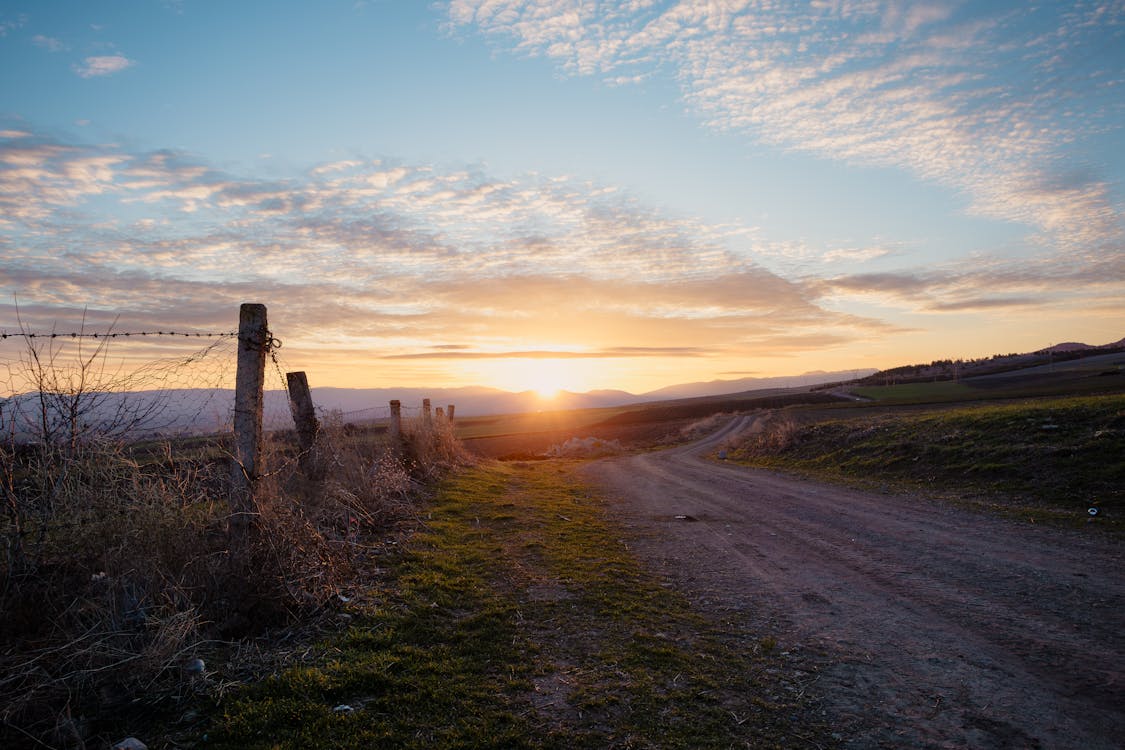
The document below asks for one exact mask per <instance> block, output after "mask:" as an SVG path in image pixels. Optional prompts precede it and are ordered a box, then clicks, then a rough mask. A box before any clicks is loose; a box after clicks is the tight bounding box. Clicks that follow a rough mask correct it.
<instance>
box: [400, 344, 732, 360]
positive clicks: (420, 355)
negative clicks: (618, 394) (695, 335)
mask: <svg viewBox="0 0 1125 750" xmlns="http://www.w3.org/2000/svg"><path fill="white" fill-rule="evenodd" d="M713 353H714V352H713V351H710V350H707V349H701V348H698V347H689V346H651V347H645V346H618V347H612V348H609V349H599V350H595V351H580V352H576V351H570V350H544V349H536V350H527V351H498V352H487V351H445V352H414V353H411V354H389V355H386V356H384V357H383V359H449V360H456V359H620V358H626V357H676V358H680V357H704V356H707V355H708V354H713Z"/></svg>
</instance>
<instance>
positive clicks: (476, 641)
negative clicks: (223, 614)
mask: <svg viewBox="0 0 1125 750" xmlns="http://www.w3.org/2000/svg"><path fill="white" fill-rule="evenodd" d="M407 546H408V550H407V551H406V552H404V553H403V554H402V556H401V558H400V559H398V560H396V561H395V562H394V563H393V565H391V566H390V569H391V570H390V576H389V578H388V579H387V581H388V583H387V585H386V587H385V589H384V590H383V591H381V592H379V597H380V598H381V600H382V601H383V604H381V605H380V606H379V607H377V608H373V609H370V610H368V611H366V612H357V613H356V619H355V620H354V621H353V622H354V624H353V625H352V627H350V628H349V629H348V630H347V631H346V632H345V633H343V634H341V635H339V636H338V637H335V638H333V639H332V640H331V641H330V642H328V643H325V644H323V656H322V658H320V659H319V660H318V661H317V663H315V664H314V665H307V666H302V667H300V668H293V669H291V670H289V671H286V672H284V673H281V674H279V675H277V676H276V677H274V678H271V679H269V680H267V681H265V682H264V683H261V684H259V685H256V686H253V687H250V688H248V689H246V690H244V691H243V692H242V693H241V694H240V695H238V696H237V697H236V698H234V699H233V700H231V701H229V702H228V703H227V704H226V705H225V707H224V710H223V713H222V716H221V717H219V718H218V719H217V721H216V724H215V726H214V727H213V728H212V729H211V731H210V732H209V734H208V742H207V746H212V747H223V748H233V747H238V748H244V747H271V748H272V747H278V748H288V747H309V746H312V747H342V748H348V747H355V748H359V747H363V748H370V747H394V748H414V747H418V748H421V747H425V748H432V747H443V748H455V747H465V748H469V747H472V748H485V747H505V748H555V747H557V748H564V747H565V748H608V747H623V748H624V747H638V748H639V747H661V748H677V747H679V748H709V747H714V748H719V747H722V748H727V747H732V746H739V747H744V746H752V747H781V746H785V747H790V746H795V745H796V746H800V745H802V744H804V743H806V742H819V743H821V744H822V745H825V744H831V743H824V740H823V739H819V737H821V736H823V728H821V727H818V726H815V725H813V724H809V723H805V722H803V721H802V719H801V718H800V717H802V716H807V715H809V712H808V711H807V710H805V708H803V707H802V706H801V705H800V700H799V699H798V698H797V697H796V696H797V695H798V694H799V693H800V691H799V689H798V688H797V686H795V685H794V684H786V683H785V682H784V679H783V678H782V677H780V676H779V675H780V674H781V673H782V672H784V671H785V670H784V669H782V668H780V664H781V660H782V657H781V656H780V655H778V654H776V653H774V652H773V651H772V645H773V643H772V641H771V640H770V639H769V638H761V639H756V638H754V637H753V636H751V635H750V634H742V633H733V632H731V631H730V630H729V629H725V631H724V629H720V628H719V627H717V626H715V625H713V624H711V623H709V622H707V621H706V620H704V619H703V618H702V617H700V616H699V615H698V614H696V613H694V612H693V611H692V610H691V608H690V607H689V606H688V604H687V602H686V601H685V600H683V599H682V598H680V597H679V596H678V595H676V594H675V593H673V592H671V591H669V589H668V588H667V587H666V586H663V585H661V582H660V581H659V580H657V579H656V578H654V577H653V576H652V575H651V574H649V573H647V572H646V571H645V570H644V569H643V568H642V567H641V566H640V565H639V564H638V562H637V561H636V560H635V559H634V558H633V556H632V555H631V554H630V552H629V551H628V548H627V544H626V541H625V540H623V539H622V538H621V533H620V531H619V530H618V529H617V528H615V527H614V526H613V525H612V524H611V523H610V522H609V521H607V519H606V517H605V514H604V507H603V505H602V503H601V501H600V500H599V499H598V498H597V497H595V496H593V495H591V494H590V492H589V491H588V490H586V489H583V488H582V487H581V486H579V485H578V484H577V483H576V482H575V480H574V478H573V476H572V475H571V474H570V473H569V469H568V468H567V467H566V465H565V464H560V463H558V462H537V463H535V464H534V465H530V464H515V465H507V466H499V465H488V466H486V467H482V468H477V469H474V470H471V471H469V472H466V473H464V474H462V475H460V476H458V477H456V478H453V479H450V480H447V481H446V482H445V483H444V484H443V485H442V487H441V488H440V490H439V491H438V493H437V496H436V497H435V498H434V500H433V502H432V505H431V507H430V509H429V513H428V518H427V520H426V522H425V524H424V529H423V530H422V531H420V532H419V533H418V534H416V535H415V536H414V538H413V539H412V540H411V541H410V543H409V545H407ZM341 706H348V707H349V708H347V709H345V708H340V707H341ZM806 738H807V739H806ZM809 746H814V745H809Z"/></svg>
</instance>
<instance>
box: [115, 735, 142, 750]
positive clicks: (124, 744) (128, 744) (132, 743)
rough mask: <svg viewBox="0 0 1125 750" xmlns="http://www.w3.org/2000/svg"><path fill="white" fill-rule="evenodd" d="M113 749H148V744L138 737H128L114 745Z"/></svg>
mask: <svg viewBox="0 0 1125 750" xmlns="http://www.w3.org/2000/svg"><path fill="white" fill-rule="evenodd" d="M113 750H148V745H146V744H145V743H143V742H141V741H140V740H138V739H137V738H136V737H126V738H125V739H123V740H121V741H120V742H118V743H117V744H116V745H114V746H113Z"/></svg>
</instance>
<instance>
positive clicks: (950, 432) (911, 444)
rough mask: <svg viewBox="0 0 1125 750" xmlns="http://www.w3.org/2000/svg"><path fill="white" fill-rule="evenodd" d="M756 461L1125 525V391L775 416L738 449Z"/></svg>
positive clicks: (1042, 514) (1036, 514) (734, 454)
mask: <svg viewBox="0 0 1125 750" xmlns="http://www.w3.org/2000/svg"><path fill="white" fill-rule="evenodd" d="M728 455H729V457H730V458H731V459H733V460H738V461H742V462H745V463H749V464H752V465H755V466H764V467H770V468H777V469H783V470H789V471H798V472H802V473H805V474H810V475H814V476H817V477H820V478H824V479H830V480H844V481H848V482H852V483H859V484H862V485H868V486H870V485H871V484H873V483H874V484H879V485H893V486H896V487H898V488H902V489H906V490H924V491H926V492H927V493H931V494H938V495H942V496H945V497H947V498H951V499H955V500H958V501H962V502H966V503H970V504H973V505H977V506H985V507H987V508H989V509H991V510H996V511H1000V512H1004V513H1010V514H1014V515H1017V516H1019V517H1024V518H1027V519H1031V520H1035V521H1048V520H1049V521H1054V522H1063V523H1070V524H1077V523H1086V522H1087V518H1088V515H1087V509H1088V508H1090V507H1097V508H1099V510H1100V513H1099V516H1098V519H1097V523H1098V524H1099V526H1102V527H1104V528H1108V529H1111V530H1114V531H1117V532H1125V520H1123V519H1122V516H1125V396H1122V395H1112V396H1094V397H1074V398H1043V399H1034V400H1028V401H1022V402H1015V403H1006V404H1001V405H985V404H981V405H972V406H963V405H962V406H949V407H945V408H935V409H927V410H924V411H916V410H911V411H909V412H902V413H883V414H881V415H879V416H875V417H869V416H861V417H855V416H849V415H848V414H847V412H840V413H839V414H838V415H833V416H827V415H826V416H824V418H822V419H820V420H818V421H815V422H813V423H811V424H802V425H800V426H798V425H797V424H796V423H795V422H794V421H791V420H787V419H785V418H784V417H779V418H776V419H774V420H773V421H772V424H771V425H770V426H769V427H768V428H767V429H766V431H765V432H763V433H762V434H760V435H752V436H748V437H747V438H745V439H744V441H743V442H741V443H740V444H738V445H736V446H733V447H732V448H731V449H729V454H728Z"/></svg>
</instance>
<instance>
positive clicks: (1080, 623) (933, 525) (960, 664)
mask: <svg viewBox="0 0 1125 750" xmlns="http://www.w3.org/2000/svg"><path fill="white" fill-rule="evenodd" d="M752 427H753V423H752V419H751V418H750V417H741V418H737V419H735V420H733V421H732V422H731V423H730V424H728V425H727V426H726V427H725V428H723V429H722V430H720V431H719V432H718V433H716V434H714V435H712V436H711V437H709V438H707V439H705V440H704V441H701V442H699V443H695V444H693V445H691V446H685V447H680V448H674V449H671V450H666V451H662V452H659V453H649V454H643V455H637V456H630V457H626V458H618V459H612V460H607V461H602V462H597V463H594V464H591V465H590V466H589V467H588V468H587V472H588V475H589V477H590V478H591V479H592V480H593V481H594V482H596V483H598V484H600V485H602V486H603V487H605V488H606V489H607V490H608V492H609V494H610V497H611V498H612V499H613V508H614V511H615V512H616V513H617V514H619V516H620V517H621V519H622V521H623V523H625V524H626V525H627V526H629V527H631V528H632V529H633V530H634V531H635V532H636V534H635V536H636V545H637V547H638V549H639V551H640V553H641V554H642V556H643V557H645V558H646V559H647V560H648V561H649V562H650V563H651V564H653V565H655V566H657V567H660V568H663V570H664V571H665V572H666V573H667V574H668V575H669V576H670V577H671V578H672V579H673V580H674V581H675V582H677V583H678V585H679V586H681V587H682V588H683V589H684V590H685V591H686V593H687V594H688V595H689V596H691V597H692V598H693V599H695V600H696V601H697V602H699V603H700V604H701V606H703V607H704V608H708V607H710V608H714V609H716V610H717V611H725V612H731V611H742V612H747V613H752V618H753V619H754V620H755V621H757V622H758V623H763V622H767V621H768V622H769V624H770V625H771V626H772V627H775V628H779V629H780V630H781V633H780V635H781V638H782V639H784V643H787V644H790V645H791V647H794V648H798V649H800V650H802V651H803V652H804V653H806V654H807V653H822V654H827V656H826V657H824V660H823V663H822V664H821V677H820V679H819V681H818V683H817V688H818V689H819V690H820V692H821V694H822V695H823V700H824V706H825V709H826V710H827V711H828V713H829V716H830V717H831V719H832V721H833V723H834V725H835V726H837V727H838V728H839V730H840V733H841V734H842V735H843V737H844V742H843V744H844V746H845V747H854V748H867V747H933V748H945V747H971V748H1009V747H1010V748H1035V747H1041V748H1075V749H1078V748H1083V749H1085V748H1121V747H1123V746H1125V575H1123V571H1125V566H1123V562H1125V560H1123V557H1125V556H1123V554H1122V550H1121V545H1120V544H1119V543H1118V542H1115V541H1114V540H1112V539H1107V538H1104V537H1102V536H1101V535H1100V534H1097V533H1096V531H1095V530H1091V531H1090V532H1089V533H1085V532H1082V531H1065V530H1058V529H1042V528H1036V527H1033V526H1030V525H1027V524H1022V523H1019V522H1015V521H1009V520H1005V519H999V518H992V517H988V516H984V515H980V514H977V513H973V512H970V511H966V510H961V509H958V508H955V507H952V506H949V505H948V504H944V503H941V502H938V501H935V500H931V499H923V498H910V497H900V496H893V495H882V494H872V493H865V492H859V491H854V490H849V489H845V488H840V487H835V486H829V485H823V484H818V483H814V482H808V481H803V480H800V479H796V478H791V477H787V476H783V475H780V474H777V473H773V472H765V471H758V470H753V469H747V468H745V467H739V466H734V465H728V464H724V463H721V462H716V461H711V460H707V459H705V458H703V457H702V456H703V454H705V453H706V452H708V451H709V450H712V449H713V448H714V447H715V446H717V445H719V444H720V443H721V442H722V441H723V440H725V439H726V438H727V437H729V436H730V435H732V434H735V433H737V432H740V431H743V430H745V429H750V428H752ZM677 516H681V517H683V516H686V518H679V519H678V518H677ZM748 635H749V634H748ZM753 635H754V637H757V636H761V635H764V634H763V633H757V634H753Z"/></svg>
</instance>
